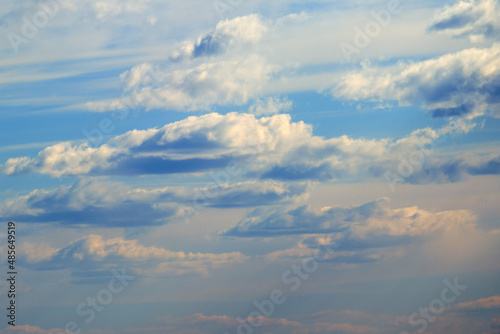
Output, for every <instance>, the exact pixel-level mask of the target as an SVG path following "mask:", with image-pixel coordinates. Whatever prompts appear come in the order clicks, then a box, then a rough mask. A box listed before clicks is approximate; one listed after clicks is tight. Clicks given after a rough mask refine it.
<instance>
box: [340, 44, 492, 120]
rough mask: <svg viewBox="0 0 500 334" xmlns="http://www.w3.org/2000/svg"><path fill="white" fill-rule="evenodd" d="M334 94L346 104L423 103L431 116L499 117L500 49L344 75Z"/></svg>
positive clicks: (363, 70) (464, 51)
mask: <svg viewBox="0 0 500 334" xmlns="http://www.w3.org/2000/svg"><path fill="white" fill-rule="evenodd" d="M332 94H333V95H334V96H335V97H337V98H341V99H348V100H396V101H398V102H399V104H401V105H420V104H421V105H422V107H423V108H425V109H427V110H429V111H430V113H431V114H432V116H433V117H446V116H466V117H469V118H472V117H475V116H479V115H483V114H489V115H491V116H493V117H499V115H500V98H499V97H500V44H498V43H497V44H494V45H493V46H492V47H491V48H489V49H477V48H472V49H466V50H463V51H460V52H457V53H453V54H447V55H444V56H441V57H439V58H436V59H429V60H426V61H421V62H415V63H403V62H402V63H399V64H397V65H394V66H390V67H373V68H372V67H365V68H363V69H362V70H359V71H354V72H350V73H348V74H346V75H344V76H343V77H342V78H341V79H340V81H339V82H338V84H337V85H336V86H335V87H334V88H333V89H332Z"/></svg>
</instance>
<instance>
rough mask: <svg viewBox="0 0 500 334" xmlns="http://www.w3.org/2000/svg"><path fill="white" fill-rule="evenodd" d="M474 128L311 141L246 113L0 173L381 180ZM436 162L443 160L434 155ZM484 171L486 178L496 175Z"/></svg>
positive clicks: (280, 118) (59, 147) (53, 149)
mask: <svg viewBox="0 0 500 334" xmlns="http://www.w3.org/2000/svg"><path fill="white" fill-rule="evenodd" d="M474 126H475V124H471V123H469V122H452V123H449V124H447V125H445V126H444V127H443V128H441V129H437V130H433V129H430V128H425V129H420V130H416V131H414V132H412V133H411V134H409V135H408V136H406V137H403V138H400V139H397V140H394V139H390V138H386V139H378V140H374V139H372V140H370V139H363V138H359V139H356V138H350V137H348V136H340V137H336V138H330V139H325V138H323V137H319V136H314V135H313V133H312V127H311V126H310V125H307V124H305V123H303V122H292V121H291V117H290V115H287V114H277V115H273V116H269V117H261V118H257V117H255V115H250V114H239V113H229V114H226V115H220V114H215V113H212V114H207V115H203V116H199V117H188V118H186V119H184V120H182V121H179V122H175V123H170V124H167V125H165V126H163V127H162V128H159V129H156V128H153V129H148V130H133V131H129V132H127V133H125V134H123V135H120V136H117V137H115V138H112V139H111V140H109V141H108V143H107V144H104V145H101V146H99V147H95V148H93V147H90V146H89V145H88V144H82V145H79V146H74V145H71V144H70V143H60V144H56V145H54V146H50V147H48V148H46V149H44V150H43V151H41V152H40V153H39V154H38V156H37V157H36V158H29V157H20V158H12V159H9V160H7V162H6V163H5V164H4V166H3V171H4V173H6V174H9V175H13V174H22V173H29V172H35V173H41V174H48V175H51V176H53V177H60V176H69V175H145V174H150V175H151V174H174V173H200V172H203V173H207V172H209V171H212V170H217V169H221V168H226V167H227V166H229V165H230V164H231V163H232V164H234V165H237V166H239V167H244V168H243V169H244V172H241V173H240V175H241V176H248V175H252V176H258V177H260V178H262V179H276V180H332V179H333V180H335V179H339V178H343V177H345V176H350V175H356V174H358V175H372V176H375V177H380V176H383V175H384V173H385V172H386V171H389V170H392V167H394V166H397V165H398V163H399V159H400V158H399V157H400V155H401V154H409V153H410V152H412V151H414V150H419V152H420V151H421V152H422V154H424V153H426V154H424V156H427V155H430V154H431V153H432V154H433V153H434V152H433V151H432V149H431V147H429V148H425V146H427V145H431V144H432V143H434V141H436V140H437V139H439V138H441V137H443V136H447V135H456V134H462V133H467V132H469V131H470V130H471V129H472V128H474ZM431 146H432V145H431ZM427 153H428V154H427ZM434 160H436V161H438V162H440V161H441V160H440V158H439V157H438V156H437V155H434ZM436 165H439V163H437V164H436ZM431 167H432V168H434V167H433V166H431ZM462 167H463V168H461V169H460V170H461V171H463V172H464V173H463V174H464V175H465V174H467V173H469V172H470V174H474V172H473V171H472V170H470V168H469V167H470V166H469V165H467V164H464V165H463V166H462ZM492 167H494V165H492ZM490 169H491V170H490V171H489V173H490V174H495V173H498V171H496V170H495V169H494V168H490ZM425 170H426V166H425V165H424V164H422V165H418V166H415V171H414V173H415V174H418V173H419V172H422V171H424V172H425ZM247 174H248V175H247ZM476 174H481V173H476ZM460 176H461V175H460ZM459 179H460V178H458V179H457V180H459ZM408 181H411V182H416V183H418V180H413V181H412V180H410V179H408ZM429 181H431V182H432V178H429Z"/></svg>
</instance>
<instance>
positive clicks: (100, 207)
mask: <svg viewBox="0 0 500 334" xmlns="http://www.w3.org/2000/svg"><path fill="white" fill-rule="evenodd" d="M309 190H310V185H309V184H306V183H304V184H284V183H280V182H243V183H233V184H220V185H219V184H216V183H215V182H214V183H212V184H208V186H207V187H201V188H197V189H192V188H187V187H166V188H159V189H152V190H146V189H140V188H135V189H134V188H131V187H129V186H127V185H125V184H124V183H120V182H109V181H100V180H98V179H81V180H79V181H77V182H76V183H75V184H74V185H72V186H70V187H66V186H62V187H59V188H56V189H53V190H43V189H38V190H35V191H33V192H31V193H29V194H28V195H24V196H20V197H16V198H13V199H8V200H6V201H4V202H3V203H1V204H0V217H5V219H7V217H9V218H8V219H10V220H16V221H20V222H28V223H29V222H32V223H45V222H52V223H59V224H63V225H68V226H81V225H87V226H105V227H134V226H151V225H161V224H165V223H167V222H168V221H169V220H172V219H178V218H180V217H181V215H183V214H184V211H185V208H187V207H196V208H203V207H214V208H235V207H250V206H251V207H255V206H261V205H273V204H278V203H283V204H286V203H292V202H294V201H296V200H298V199H299V198H305V197H304V196H307V195H308V192H309ZM204 194H205V195H204ZM29 247H31V245H29ZM47 251H48V250H47ZM42 253H43V254H44V253H45V250H44V251H43V252H41V251H40V249H38V250H36V251H35V249H33V252H31V253H30V254H31V257H33V258H36V257H37V256H41V254H42Z"/></svg>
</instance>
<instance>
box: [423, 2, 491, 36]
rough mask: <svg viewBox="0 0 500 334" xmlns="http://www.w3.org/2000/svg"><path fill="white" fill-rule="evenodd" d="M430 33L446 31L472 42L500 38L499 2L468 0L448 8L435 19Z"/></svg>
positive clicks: (430, 27)
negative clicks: (465, 37)
mask: <svg viewBox="0 0 500 334" xmlns="http://www.w3.org/2000/svg"><path fill="white" fill-rule="evenodd" d="M428 30H429V31H445V32H447V33H449V34H451V35H452V36H454V37H464V36H468V37H469V38H470V39H471V41H472V42H479V41H482V40H483V39H484V37H486V38H494V39H498V36H500V4H499V2H498V0H466V1H459V2H457V3H455V4H454V5H451V6H446V7H444V9H442V10H441V11H440V12H439V13H438V14H437V15H436V16H435V17H434V19H433V21H432V23H431V24H430V26H429V28H428Z"/></svg>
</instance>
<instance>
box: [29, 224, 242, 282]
mask: <svg viewBox="0 0 500 334" xmlns="http://www.w3.org/2000/svg"><path fill="white" fill-rule="evenodd" d="M246 259H247V257H246V256H245V255H243V254H242V253H240V252H233V253H221V254H212V253H192V252H183V251H171V250H168V249H164V248H161V247H155V246H150V247H146V246H143V245H141V244H140V243H139V242H138V241H137V240H124V239H122V238H119V237H118V238H112V239H104V238H103V237H102V236H100V235H95V234H92V235H88V236H85V237H82V238H80V239H77V240H75V241H72V242H70V243H69V244H68V245H67V246H66V247H63V248H61V249H58V250H56V251H55V252H53V254H51V255H50V256H49V257H46V258H43V259H39V258H38V259H33V257H31V258H30V257H29V253H28V254H27V260H26V262H25V263H24V265H25V266H28V267H29V268H32V269H35V270H62V269H71V270H72V271H77V273H76V275H75V276H76V277H79V278H83V277H85V275H83V276H82V275H80V276H79V275H78V272H79V271H82V270H83V271H89V270H90V271H92V270H98V271H99V270H103V269H104V268H106V267H109V266H110V265H114V266H116V265H117V264H122V265H126V266H127V267H128V268H130V269H131V270H133V271H134V272H135V273H138V274H146V275H147V274H159V273H161V274H168V275H172V276H178V275H185V274H192V273H198V274H203V275H207V274H208V270H209V269H210V268H220V267H223V266H227V265H230V264H233V263H237V262H242V261H244V260H246Z"/></svg>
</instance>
